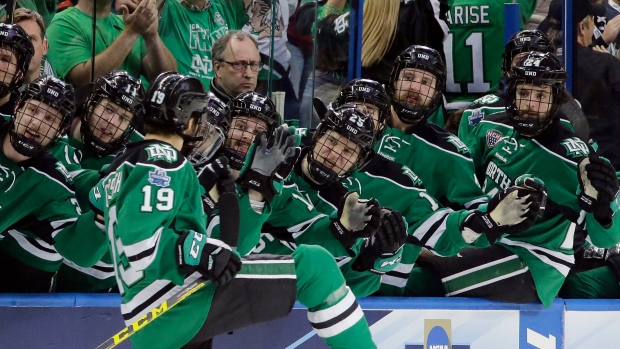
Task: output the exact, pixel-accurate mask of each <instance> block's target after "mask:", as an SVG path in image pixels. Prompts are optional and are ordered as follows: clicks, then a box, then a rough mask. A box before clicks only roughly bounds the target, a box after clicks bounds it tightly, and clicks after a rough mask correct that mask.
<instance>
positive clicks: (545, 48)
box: [502, 30, 555, 73]
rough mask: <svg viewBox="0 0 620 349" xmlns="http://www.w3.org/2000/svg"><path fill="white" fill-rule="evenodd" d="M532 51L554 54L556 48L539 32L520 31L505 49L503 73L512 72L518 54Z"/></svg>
mask: <svg viewBox="0 0 620 349" xmlns="http://www.w3.org/2000/svg"><path fill="white" fill-rule="evenodd" d="M531 51H536V52H542V53H547V52H549V53H553V52H555V47H554V46H553V44H552V43H551V41H549V39H548V38H547V37H546V36H545V34H543V33H542V32H541V31H539V30H523V31H520V32H518V33H516V34H514V35H513V36H512V37H511V38H510V40H509V41H508V43H507V44H506V46H505V47H504V53H502V58H503V61H502V71H503V72H504V73H507V72H509V71H510V68H511V67H512V61H513V59H514V58H515V57H516V56H517V55H518V54H520V53H523V52H531Z"/></svg>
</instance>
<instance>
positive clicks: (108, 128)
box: [50, 70, 144, 292]
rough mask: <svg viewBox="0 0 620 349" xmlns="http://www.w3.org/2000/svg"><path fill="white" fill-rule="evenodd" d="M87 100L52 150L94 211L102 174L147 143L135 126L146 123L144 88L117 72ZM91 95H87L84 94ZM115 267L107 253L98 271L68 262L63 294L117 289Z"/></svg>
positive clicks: (59, 283)
mask: <svg viewBox="0 0 620 349" xmlns="http://www.w3.org/2000/svg"><path fill="white" fill-rule="evenodd" d="M82 89H83V90H82V93H85V94H86V95H85V96H84V97H83V98H84V99H85V100H84V102H83V105H81V106H80V107H78V109H77V111H76V117H75V118H74V119H73V122H72V124H71V127H70V128H69V133H70V136H68V137H63V138H62V139H61V141H59V142H57V144H55V145H54V146H53V147H52V149H51V150H50V152H51V153H53V154H54V155H55V156H56V158H57V159H58V160H59V161H61V162H62V163H63V164H64V165H65V167H66V168H67V170H68V171H69V172H70V173H71V175H72V177H73V180H74V184H75V189H76V197H77V199H78V202H79V204H80V208H81V209H82V211H89V210H90V206H89V205H88V193H89V191H90V189H91V188H92V187H93V186H94V185H96V184H97V182H99V179H100V175H99V171H100V170H101V169H102V167H103V166H104V165H108V164H110V163H111V162H112V160H114V157H115V156H116V153H118V152H120V151H122V149H123V148H124V147H125V146H126V145H127V143H128V142H129V141H130V137H132V136H133V138H134V140H138V139H141V138H142V136H141V135H139V134H137V133H135V131H134V124H136V123H137V122H138V120H140V122H141V119H142V114H143V107H142V99H143V98H144V87H143V86H142V82H141V81H140V80H139V79H136V78H133V77H131V76H129V75H128V74H127V72H125V71H121V70H114V71H111V72H109V73H107V74H105V75H103V76H100V77H98V78H97V79H96V80H95V82H94V83H93V84H91V85H88V86H85V87H83V88H82ZM84 91H87V92H84ZM115 285H116V280H115V278H114V267H113V266H112V259H111V256H110V255H109V253H108V254H106V256H104V258H103V259H102V260H100V261H99V262H97V264H96V265H94V266H93V267H92V268H82V267H79V266H77V265H75V264H74V263H72V262H70V261H68V260H66V259H65V260H63V265H62V266H61V267H60V269H59V271H58V275H57V278H56V291H57V292H96V291H106V290H109V289H111V288H115Z"/></svg>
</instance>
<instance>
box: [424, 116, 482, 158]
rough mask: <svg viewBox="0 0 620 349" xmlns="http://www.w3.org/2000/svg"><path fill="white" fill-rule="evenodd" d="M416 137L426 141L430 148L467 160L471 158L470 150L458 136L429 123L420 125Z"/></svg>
mask: <svg viewBox="0 0 620 349" xmlns="http://www.w3.org/2000/svg"><path fill="white" fill-rule="evenodd" d="M415 135H416V136H417V137H419V138H421V139H422V140H423V141H425V142H426V143H427V144H428V146H429V147H430V148H434V149H437V150H440V151H442V152H443V153H449V154H452V155H457V156H461V157H465V158H468V159H469V158H470V153H469V148H467V146H466V145H465V143H463V141H461V140H460V139H459V138H458V137H457V136H456V135H454V134H453V133H450V132H448V131H446V130H444V129H443V128H441V127H439V126H437V125H435V124H432V123H427V124H426V125H420V127H418V128H417V129H416V131H415Z"/></svg>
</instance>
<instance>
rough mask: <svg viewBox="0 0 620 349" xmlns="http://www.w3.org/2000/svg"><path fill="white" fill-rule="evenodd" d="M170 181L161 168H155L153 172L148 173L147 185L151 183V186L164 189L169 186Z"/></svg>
mask: <svg viewBox="0 0 620 349" xmlns="http://www.w3.org/2000/svg"><path fill="white" fill-rule="evenodd" d="M170 180H171V178H170V177H169V176H168V175H166V171H164V170H162V169H161V168H157V169H155V171H149V183H151V185H156V186H158V187H162V188H165V187H168V186H170Z"/></svg>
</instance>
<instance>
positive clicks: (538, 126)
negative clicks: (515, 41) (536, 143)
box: [506, 52, 567, 137]
mask: <svg viewBox="0 0 620 349" xmlns="http://www.w3.org/2000/svg"><path fill="white" fill-rule="evenodd" d="M510 72H511V75H510V77H509V78H508V80H507V82H508V84H507V92H508V94H507V98H506V112H507V114H508V118H509V120H510V123H511V125H512V126H513V127H514V129H515V130H516V131H517V132H519V133H520V134H521V135H523V136H525V137H534V136H536V135H538V134H540V133H541V132H542V131H544V130H545V129H546V128H547V127H548V126H549V125H550V124H551V123H552V122H553V120H554V119H555V118H556V117H557V116H556V115H557V111H558V109H559V107H560V105H561V104H562V101H563V99H564V94H565V87H564V84H565V82H566V79H567V74H566V72H565V71H564V67H563V66H562V63H561V62H560V61H559V60H558V59H557V57H555V56H554V55H552V54H550V53H540V52H530V53H528V55H527V56H525V57H522V58H521V59H520V60H519V62H518V63H517V65H516V66H514V67H512V68H511V70H510ZM523 84H532V85H535V86H550V87H551V106H549V108H548V111H547V115H546V117H545V118H543V119H536V120H534V119H533V118H531V117H524V116H523V115H522V113H521V111H520V108H519V105H518V104H519V101H518V100H517V92H518V88H519V86H522V85H523ZM526 103H527V102H526Z"/></svg>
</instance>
